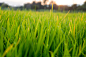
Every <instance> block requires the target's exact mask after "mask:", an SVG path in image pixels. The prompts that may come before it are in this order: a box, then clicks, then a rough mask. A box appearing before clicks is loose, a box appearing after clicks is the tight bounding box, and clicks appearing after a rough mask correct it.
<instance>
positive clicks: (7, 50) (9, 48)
mask: <svg viewBox="0 0 86 57" xmlns="http://www.w3.org/2000/svg"><path fill="white" fill-rule="evenodd" d="M12 47H13V44H11V45H10V46H9V47H8V48H7V49H6V50H5V52H4V53H3V55H2V57H4V56H5V55H6V54H7V53H8V52H9V50H11V49H12Z"/></svg>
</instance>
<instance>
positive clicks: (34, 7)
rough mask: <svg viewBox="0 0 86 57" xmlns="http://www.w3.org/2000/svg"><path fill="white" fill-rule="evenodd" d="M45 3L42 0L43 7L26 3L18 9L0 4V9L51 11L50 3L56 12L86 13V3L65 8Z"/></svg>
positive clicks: (34, 3) (64, 6)
mask: <svg viewBox="0 0 86 57" xmlns="http://www.w3.org/2000/svg"><path fill="white" fill-rule="evenodd" d="M46 1H47V0H44V5H42V3H41V2H37V3H36V2H35V1H33V3H26V4H24V6H18V7H12V6H9V5H7V4H5V3H0V7H1V8H2V9H8V8H9V9H14V10H17V9H20V10H24V9H26V10H29V9H32V10H40V9H51V8H52V3H53V9H54V10H58V11H63V10H65V11H67V10H71V11H74V10H77V11H80V10H81V11H86V1H85V2H84V4H83V5H78V4H73V5H72V6H67V5H57V4H56V3H55V2H54V1H51V2H50V4H49V5H47V4H46Z"/></svg>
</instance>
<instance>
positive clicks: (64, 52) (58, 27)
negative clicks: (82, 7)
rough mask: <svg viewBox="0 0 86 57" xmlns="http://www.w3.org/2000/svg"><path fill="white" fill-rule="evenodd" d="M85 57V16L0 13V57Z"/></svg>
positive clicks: (9, 11)
mask: <svg viewBox="0 0 86 57" xmlns="http://www.w3.org/2000/svg"><path fill="white" fill-rule="evenodd" d="M4 56H6V57H77V56H78V57H85V56H86V13H70V11H68V13H60V12H59V13H58V12H56V13H53V12H52V11H50V12H47V11H46V12H33V11H19V10H17V11H14V10H1V9H0V57H4Z"/></svg>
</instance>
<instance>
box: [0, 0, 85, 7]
mask: <svg viewBox="0 0 86 57" xmlns="http://www.w3.org/2000/svg"><path fill="white" fill-rule="evenodd" d="M33 1H37V2H39V1H42V0H0V3H1V2H4V3H6V4H8V5H10V6H23V5H24V4H25V3H32V2H33ZM50 1H51V0H49V1H48V3H47V4H49V3H50ZM53 1H55V2H56V4H57V5H72V4H73V3H76V4H83V3H84V2H85V0H53Z"/></svg>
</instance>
